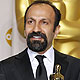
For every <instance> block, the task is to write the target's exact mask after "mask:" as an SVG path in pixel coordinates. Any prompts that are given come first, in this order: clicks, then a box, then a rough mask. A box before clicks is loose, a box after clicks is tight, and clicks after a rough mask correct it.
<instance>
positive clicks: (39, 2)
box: [24, 0, 61, 31]
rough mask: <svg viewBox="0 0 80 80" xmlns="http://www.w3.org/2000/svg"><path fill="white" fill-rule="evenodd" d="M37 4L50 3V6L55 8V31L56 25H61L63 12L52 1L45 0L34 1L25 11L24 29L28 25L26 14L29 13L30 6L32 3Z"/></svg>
mask: <svg viewBox="0 0 80 80" xmlns="http://www.w3.org/2000/svg"><path fill="white" fill-rule="evenodd" d="M35 4H48V5H50V6H51V7H52V8H53V10H54V12H55V23H54V30H53V31H55V29H56V27H57V26H58V25H59V21H60V19H61V13H60V11H59V10H58V9H57V8H56V7H55V6H54V5H53V4H52V3H51V2H49V1H45V0H44V1H43V0H37V1H34V2H33V3H32V4H30V5H29V7H28V8H27V9H26V12H25V15H24V29H25V26H26V14H27V12H28V10H29V8H30V7H31V6H32V5H35Z"/></svg>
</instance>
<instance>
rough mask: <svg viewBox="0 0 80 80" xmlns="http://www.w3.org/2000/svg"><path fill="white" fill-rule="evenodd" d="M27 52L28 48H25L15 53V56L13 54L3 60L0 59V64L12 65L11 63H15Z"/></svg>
mask: <svg viewBox="0 0 80 80" xmlns="http://www.w3.org/2000/svg"><path fill="white" fill-rule="evenodd" d="M26 53H27V48H26V49H25V50H23V51H22V52H20V53H18V54H16V55H14V56H11V57H9V58H7V59H4V60H2V61H0V65H5V66H6V65H10V64H13V63H14V62H15V61H16V60H17V59H18V58H22V57H23V56H25V55H26Z"/></svg>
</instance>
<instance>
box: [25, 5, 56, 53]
mask: <svg viewBox="0 0 80 80" xmlns="http://www.w3.org/2000/svg"><path fill="white" fill-rule="evenodd" d="M54 21H55V13H54V10H53V9H52V7H51V6H49V5H47V4H36V5H32V6H31V7H30V8H29V10H28V13H27V14H26V27H25V33H26V38H27V45H28V47H29V48H30V49H32V50H33V51H36V52H45V51H46V50H47V49H49V48H50V47H51V45H52V41H53V38H54V34H55V33H54V32H53V29H54Z"/></svg>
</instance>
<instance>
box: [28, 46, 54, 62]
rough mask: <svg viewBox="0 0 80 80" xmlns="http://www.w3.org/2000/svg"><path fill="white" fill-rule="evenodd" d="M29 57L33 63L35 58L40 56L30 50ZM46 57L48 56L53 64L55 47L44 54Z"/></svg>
mask: <svg viewBox="0 0 80 80" xmlns="http://www.w3.org/2000/svg"><path fill="white" fill-rule="evenodd" d="M28 55H29V57H30V61H33V60H34V58H35V56H37V55H39V54H38V53H37V52H34V51H32V50H30V49H29V48H28ZM42 55H44V56H46V58H47V59H48V60H49V61H50V62H52V61H54V49H53V46H51V47H50V48H49V49H48V50H47V51H46V52H45V53H44V54H42Z"/></svg>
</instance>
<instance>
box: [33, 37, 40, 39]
mask: <svg viewBox="0 0 80 80" xmlns="http://www.w3.org/2000/svg"><path fill="white" fill-rule="evenodd" d="M33 38H36V39H38V38H41V36H33Z"/></svg>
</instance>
